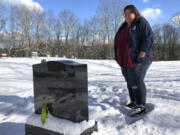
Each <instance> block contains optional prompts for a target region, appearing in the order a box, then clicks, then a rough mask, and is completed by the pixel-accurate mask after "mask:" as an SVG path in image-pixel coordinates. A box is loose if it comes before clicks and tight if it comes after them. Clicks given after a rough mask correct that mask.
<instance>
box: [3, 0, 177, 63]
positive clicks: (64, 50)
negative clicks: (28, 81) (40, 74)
mask: <svg viewBox="0 0 180 135" xmlns="http://www.w3.org/2000/svg"><path fill="white" fill-rule="evenodd" d="M125 4H126V1H125V0H116V1H114V0H100V2H99V6H98V8H97V12H96V14H95V15H94V16H92V17H90V18H89V19H85V20H80V19H79V18H78V17H77V16H76V15H75V14H74V13H73V12H72V11H70V10H67V9H64V10H62V11H61V12H59V14H58V15H55V14H54V13H53V11H44V12H42V11H40V10H38V9H34V10H31V9H28V8H27V7H24V6H18V7H17V6H16V7H5V6H4V5H3V4H1V3H0V47H1V49H0V51H1V52H3V51H5V52H6V53H7V54H8V55H9V56H12V57H13V56H14V57H31V55H32V52H38V54H39V56H46V55H50V56H59V57H68V58H74V57H76V58H82V59H114V36H115V34H116V32H117V30H118V28H119V26H120V24H121V23H122V22H123V18H124V17H123V8H124V6H125ZM177 20H178V19H177V18H176V20H175V22H176V24H178V21H177ZM179 20H180V19H179ZM153 31H154V33H155V45H154V52H155V53H154V54H155V57H156V58H157V59H159V60H172V59H180V55H179V54H178V50H179V49H180V47H179V45H178V44H179V27H178V25H174V24H173V23H172V24H171V23H168V24H162V25H155V26H153Z"/></svg>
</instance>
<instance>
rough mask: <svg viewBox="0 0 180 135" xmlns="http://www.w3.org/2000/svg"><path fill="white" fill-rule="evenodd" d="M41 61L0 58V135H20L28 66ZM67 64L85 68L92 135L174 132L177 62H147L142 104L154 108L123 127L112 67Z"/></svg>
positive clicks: (178, 109) (28, 92)
mask: <svg viewBox="0 0 180 135" xmlns="http://www.w3.org/2000/svg"><path fill="white" fill-rule="evenodd" d="M41 59H43V58H7V59H0V135H24V133H25V128H24V124H25V123H26V119H27V118H28V116H29V115H31V114H32V113H34V97H33V76H32V65H33V64H37V63H40V62H41ZM45 59H46V60H48V61H50V60H62V59H63V60H64V59H65V58H45ZM71 60H73V61H77V62H79V63H84V64H87V65H88V96H89V98H88V104H89V119H90V120H96V121H98V132H94V133H93V135H179V134H180V68H179V67H180V61H158V62H153V63H152V65H151V67H150V69H149V70H148V72H147V75H146V78H145V83H146V87H147V102H148V103H152V104H154V105H155V109H154V110H153V111H152V112H151V113H149V114H148V115H146V116H145V117H144V118H143V119H141V120H139V121H136V122H135V123H133V124H131V125H129V124H128V120H127V119H126V115H125V114H124V113H123V105H124V104H125V103H126V102H128V100H129V97H128V91H127V87H126V82H125V80H124V78H123V76H122V73H121V70H120V67H119V66H118V65H117V63H116V62H115V61H114V60H87V59H86V60H82V59H71Z"/></svg>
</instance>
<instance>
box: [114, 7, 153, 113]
mask: <svg viewBox="0 0 180 135" xmlns="http://www.w3.org/2000/svg"><path fill="white" fill-rule="evenodd" d="M124 16H125V21H124V22H123V23H122V24H121V26H120V28H119V30H118V32H117V33H116V36H115V40H114V49H115V60H116V62H117V63H118V64H119V65H120V67H121V71H122V74H123V76H124V78H125V80H126V82H127V88H128V90H129V96H130V103H129V104H127V105H126V106H127V107H129V108H131V109H134V111H133V112H132V115H133V116H135V115H138V114H141V113H145V109H146V108H145V105H146V86H145V83H144V77H145V75H146V72H147V70H148V68H149V67H150V65H151V64H152V58H153V51H152V45H153V40H154V39H153V32H152V29H151V26H150V25H149V23H148V22H147V20H146V19H145V18H144V17H142V16H141V15H140V13H139V11H138V10H137V8H136V7H135V6H134V5H128V6H126V7H125V8H124Z"/></svg>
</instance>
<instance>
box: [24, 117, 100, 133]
mask: <svg viewBox="0 0 180 135" xmlns="http://www.w3.org/2000/svg"><path fill="white" fill-rule="evenodd" d="M76 128H79V129H80V130H78V132H77V133H75V132H74V129H76ZM64 129H68V130H64ZM76 131H77V129H76ZM93 131H98V126H97V121H89V122H87V121H83V122H81V123H78V122H75V123H74V122H72V121H69V120H65V119H59V118H56V117H53V116H52V115H51V114H49V116H48V118H47V121H46V123H45V124H44V125H43V124H42V123H41V115H37V114H33V115H31V116H30V117H29V118H28V119H27V121H26V124H25V135H65V134H68V135H91V134H92V133H93ZM71 133H72V134H71Z"/></svg>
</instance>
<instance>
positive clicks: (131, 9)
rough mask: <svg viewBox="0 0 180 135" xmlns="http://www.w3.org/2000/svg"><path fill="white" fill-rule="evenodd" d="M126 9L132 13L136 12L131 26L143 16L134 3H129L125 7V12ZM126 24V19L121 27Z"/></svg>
mask: <svg viewBox="0 0 180 135" xmlns="http://www.w3.org/2000/svg"><path fill="white" fill-rule="evenodd" d="M126 10H130V11H131V12H132V13H134V14H135V19H134V21H133V22H132V23H131V26H133V25H134V24H135V22H136V20H137V19H138V18H139V17H140V16H141V14H140V12H139V11H138V10H137V8H136V7H135V6H134V5H127V6H126V7H125V8H124V13H125V11H126ZM126 25H127V22H126V21H124V22H123V23H122V25H121V27H120V29H121V28H123V27H124V26H126Z"/></svg>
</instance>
